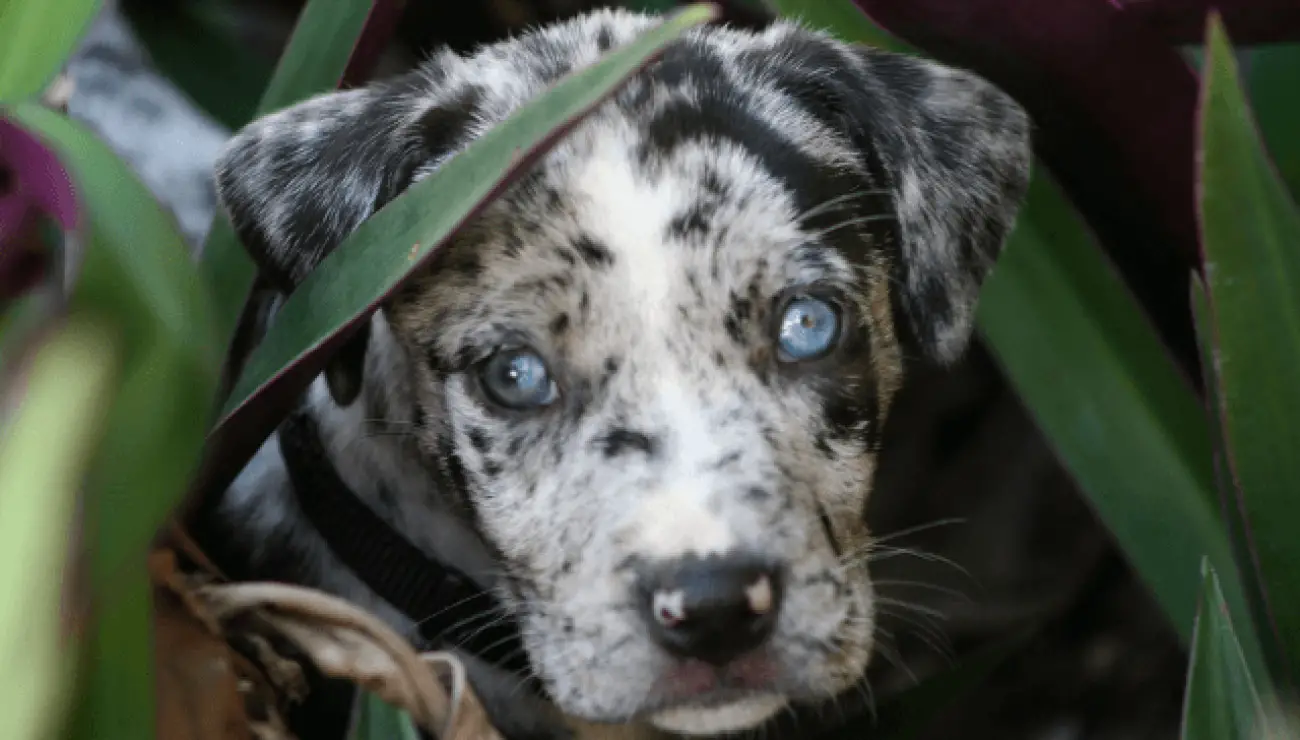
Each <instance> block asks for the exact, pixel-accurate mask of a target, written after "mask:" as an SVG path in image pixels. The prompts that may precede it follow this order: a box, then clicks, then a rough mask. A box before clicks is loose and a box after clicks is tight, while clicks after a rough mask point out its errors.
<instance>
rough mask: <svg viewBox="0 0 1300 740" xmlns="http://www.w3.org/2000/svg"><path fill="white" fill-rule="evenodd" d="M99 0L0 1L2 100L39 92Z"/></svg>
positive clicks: (74, 43) (5, 100)
mask: <svg viewBox="0 0 1300 740" xmlns="http://www.w3.org/2000/svg"><path fill="white" fill-rule="evenodd" d="M99 7H100V0H10V2H8V3H4V4H0V103H9V102H15V101H19V100H27V99H31V98H34V97H36V96H37V95H40V93H41V91H42V90H44V89H45V86H46V85H48V84H50V81H51V80H53V79H54V76H55V75H56V74H58V72H59V70H60V69H62V68H63V64H64V63H65V62H66V61H67V59H68V56H69V55H70V54H71V53H72V51H73V49H75V48H76V45H77V41H78V40H80V39H81V35H82V33H83V32H84V31H85V30H86V28H87V27H88V26H89V24H90V21H91V20H92V19H93V18H94V17H95V14H96V13H97V12H98V11H99Z"/></svg>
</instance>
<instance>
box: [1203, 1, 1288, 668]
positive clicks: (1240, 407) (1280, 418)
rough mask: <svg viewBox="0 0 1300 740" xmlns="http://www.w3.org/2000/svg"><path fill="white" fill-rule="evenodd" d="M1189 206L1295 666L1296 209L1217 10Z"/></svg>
mask: <svg viewBox="0 0 1300 740" xmlns="http://www.w3.org/2000/svg"><path fill="white" fill-rule="evenodd" d="M1206 49H1207V53H1206V65H1205V71H1204V73H1203V75H1202V78H1203V89H1202V93H1201V131H1200V142H1199V147H1200V158H1199V159H1200V172H1199V177H1200V180H1199V185H1200V187H1199V191H1200V192H1199V201H1200V202H1199V205H1200V217H1201V230H1202V235H1203V239H1202V241H1203V244H1202V248H1203V250H1204V252H1205V274H1206V276H1207V278H1208V286H1209V289H1210V313H1211V317H1212V320H1213V332H1214V336H1215V337H1216V339H1217V347H1218V357H1217V362H1216V363H1215V364H1216V365H1217V368H1218V375H1219V381H1220V384H1221V387H1220V389H1219V390H1220V397H1221V398H1222V404H1223V408H1222V413H1223V423H1224V428H1225V433H1224V436H1225V438H1226V439H1227V446H1228V450H1229V455H1228V457H1229V461H1230V462H1231V466H1232V472H1233V474H1234V477H1235V479H1236V482H1237V484H1238V495H1239V496H1241V497H1242V503H1243V504H1244V510H1245V512H1246V525H1247V528H1248V530H1249V532H1248V537H1249V540H1250V541H1251V542H1252V543H1253V546H1254V547H1253V556H1254V562H1255V564H1256V565H1257V566H1258V568H1259V569H1260V574H1261V576H1262V581H1263V582H1264V584H1265V587H1266V594H1265V601H1266V603H1267V604H1268V606H1269V610H1270V616H1271V618H1272V622H1273V625H1272V626H1273V627H1274V629H1275V630H1276V631H1277V634H1278V637H1279V640H1280V643H1281V645H1282V647H1283V649H1284V651H1285V654H1286V657H1287V659H1288V662H1289V665H1290V670H1291V674H1290V675H1289V676H1286V677H1285V678H1287V679H1291V678H1293V677H1294V675H1295V674H1294V671H1295V670H1296V669H1297V668H1298V667H1300V662H1297V661H1300V537H1298V536H1297V534H1296V532H1297V524H1298V523H1300V454H1297V451H1298V450H1300V383H1297V382H1296V378H1297V375H1296V373H1297V368H1300V209H1297V207H1296V204H1295V203H1294V202H1293V201H1292V200H1291V199H1290V197H1289V195H1288V192H1287V188H1286V185H1285V184H1284V183H1283V182H1282V181H1281V178H1280V177H1279V176H1278V173H1277V171H1276V170H1275V169H1274V168H1273V166H1272V164H1271V162H1270V161H1269V160H1268V157H1267V154H1266V153H1265V151H1264V149H1263V146H1262V143H1261V141H1260V138H1259V133H1258V131H1257V129H1256V128H1255V125H1254V122H1253V119H1252V116H1251V112H1250V109H1249V106H1248V104H1247V102H1246V98H1245V95H1244V93H1243V91H1242V88H1241V84H1240V81H1239V78H1238V74H1237V64H1236V60H1235V59H1234V58H1233V55H1232V49H1231V46H1230V44H1229V42H1228V39H1227V36H1226V34H1225V33H1224V31H1223V28H1222V26H1221V25H1220V24H1219V22H1218V20H1217V18H1216V19H1215V20H1214V21H1213V22H1212V23H1211V26H1210V31H1209V39H1208V41H1207V43H1206Z"/></svg>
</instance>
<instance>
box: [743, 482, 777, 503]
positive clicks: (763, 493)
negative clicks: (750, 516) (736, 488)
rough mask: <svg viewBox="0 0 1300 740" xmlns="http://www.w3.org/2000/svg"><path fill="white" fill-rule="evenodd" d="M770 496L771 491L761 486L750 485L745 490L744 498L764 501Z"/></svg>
mask: <svg viewBox="0 0 1300 740" xmlns="http://www.w3.org/2000/svg"><path fill="white" fill-rule="evenodd" d="M769 498H772V492H771V491H769V490H767V489H766V488H763V487H762V486H750V487H749V488H748V489H746V490H745V499H746V500H748V501H766V500H768V499H769Z"/></svg>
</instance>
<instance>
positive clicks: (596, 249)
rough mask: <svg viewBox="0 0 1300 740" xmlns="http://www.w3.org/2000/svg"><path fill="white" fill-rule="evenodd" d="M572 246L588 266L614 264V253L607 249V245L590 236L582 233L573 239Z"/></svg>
mask: <svg viewBox="0 0 1300 740" xmlns="http://www.w3.org/2000/svg"><path fill="white" fill-rule="evenodd" d="M573 248H574V249H576V250H578V255H579V256H581V257H582V260H583V262H586V263H587V265H588V266H589V267H608V266H610V265H612V264H614V253H613V252H611V251H609V247H607V246H605V245H604V244H601V243H600V242H598V241H596V240H595V239H593V238H591V237H590V236H586V235H584V236H580V237H578V238H577V239H575V240H574V241H573Z"/></svg>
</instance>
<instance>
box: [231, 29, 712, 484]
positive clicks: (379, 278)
mask: <svg viewBox="0 0 1300 740" xmlns="http://www.w3.org/2000/svg"><path fill="white" fill-rule="evenodd" d="M716 14H717V10H716V8H715V7H714V6H712V5H708V4H698V5H693V6H689V7H687V8H686V9H684V10H682V11H680V12H679V13H676V14H674V15H672V16H670V17H668V18H667V19H666V20H665V21H664V22H663V23H661V24H660V25H658V26H657V27H655V28H653V29H651V30H650V31H647V32H646V33H644V34H643V35H642V36H641V37H640V38H638V39H636V40H634V41H632V42H631V43H629V44H627V45H626V46H624V47H623V48H621V49H617V50H615V51H612V52H610V53H609V54H607V55H606V56H605V58H603V59H602V60H600V61H598V62H596V63H595V64H592V65H590V66H588V67H586V68H583V69H580V70H575V71H574V72H571V73H569V74H568V75H566V76H565V77H564V78H562V79H561V80H560V81H559V82H557V83H556V84H555V85H554V86H553V87H552V88H551V89H549V90H547V91H546V92H544V93H543V94H541V95H539V96H538V97H537V98H536V99H534V100H532V101H531V102H529V103H528V104H526V105H524V106H523V107H521V108H520V109H519V110H518V111H516V112H515V113H514V114H512V115H511V116H510V117H509V118H507V119H506V120H505V121H503V122H502V123H500V124H499V125H497V126H495V127H494V128H492V129H491V130H490V131H488V132H487V133H486V134H484V135H483V136H482V137H480V138H479V139H478V140H476V141H475V142H474V143H472V144H471V145H470V146H468V147H467V148H466V149H465V150H464V151H463V152H461V153H460V154H458V155H456V156H454V157H452V158H451V159H450V160H449V161H448V162H447V163H446V164H444V165H442V166H441V167H440V168H439V169H438V171H437V172H435V173H433V174H432V175H430V176H429V177H427V178H425V179H424V180H422V181H420V182H419V183H417V184H415V185H413V186H412V187H411V188H410V189H409V190H408V191H406V192H405V193H403V194H402V195H400V196H398V197H397V198H395V199H393V201H392V202H390V203H389V204H388V205H386V206H385V207H384V208H382V209H381V210H380V211H379V212H378V213H376V214H375V215H373V216H371V217H370V218H369V219H368V220H366V221H365V222H364V223H362V224H361V226H360V227H359V228H358V229H357V230H356V231H355V232H354V233H353V234H352V235H351V236H350V237H349V238H348V239H346V240H345V241H344V242H343V244H341V245H339V247H338V248H337V249H335V250H334V251H333V252H331V253H330V254H329V256H328V257H326V258H325V259H324V260H323V261H322V262H321V264H320V265H318V266H317V267H316V269H314V270H313V271H312V272H311V274H309V275H308V276H307V278H306V279H305V280H304V281H303V282H302V284H301V285H299V286H298V287H297V289H295V290H294V292H293V294H292V295H291V296H290V297H289V298H288V300H286V301H285V303H284V305H283V306H282V307H281V308H280V310H279V313H278V314H277V316H276V319H275V322H274V324H272V326H271V327H270V329H269V330H268V331H267V334H266V336H265V337H264V338H263V340H262V342H261V344H260V345H258V347H257V348H256V349H255V350H254V351H253V353H252V354H251V355H250V356H249V358H248V361H247V363H246V365H245V367H244V371H243V374H242V375H241V376H240V378H239V380H238V382H237V383H236V385H235V388H234V390H233V391H232V392H231V397H230V400H229V401H228V403H227V405H226V408H225V411H224V412H223V418H222V420H221V422H220V423H219V424H218V427H217V429H216V431H215V432H214V437H215V438H216V439H217V443H216V444H215V445H213V446H214V447H219V448H221V449H219V450H217V451H215V452H213V453H211V454H210V459H215V458H219V459H218V460H217V462H216V463H215V464H216V465H218V466H219V467H220V468H221V469H220V470H216V471H214V472H213V478H212V480H210V481H207V484H208V485H210V486H211V487H212V488H211V489H210V490H215V489H220V488H224V487H225V485H226V484H227V483H228V482H229V479H230V478H231V477H232V476H233V475H234V474H235V472H237V470H238V468H239V467H242V465H243V464H244V462H245V461H247V459H248V457H249V456H251V455H252V453H253V451H254V450H256V449H257V446H258V445H259V444H261V441H262V440H264V439H265V438H266V436H267V435H268V434H269V433H270V431H271V429H272V428H273V427H274V424H275V422H276V421H277V420H278V419H279V418H280V416H281V414H282V412H284V411H287V410H288V408H287V407H288V404H289V402H291V400H292V398H293V397H295V396H296V395H297V394H298V393H299V392H300V391H301V390H302V389H303V388H305V387H306V385H307V383H309V382H310V380H311V378H312V377H314V376H315V375H316V374H317V373H318V372H319V371H320V369H321V367H322V366H323V362H324V358H325V357H326V356H327V355H328V351H329V350H330V348H331V347H332V346H333V345H334V344H337V343H338V342H339V341H340V340H341V339H343V338H346V336H347V333H348V332H350V331H351V330H352V329H354V328H355V327H356V326H357V325H359V323H360V322H361V321H364V320H365V319H366V317H367V316H368V315H369V314H370V312H371V311H373V310H374V309H375V307H376V306H378V305H379V303H380V302H381V301H382V300H383V299H384V298H385V297H386V296H388V295H390V294H391V293H392V292H393V291H394V290H396V289H397V287H398V286H399V285H400V284H401V282H402V280H403V279H405V278H406V277H407V276H408V275H410V274H411V272H412V271H414V270H416V269H418V268H420V267H421V266H422V265H424V264H426V263H427V262H428V261H429V260H430V259H431V258H432V257H433V254H434V252H435V250H436V249H437V248H438V247H439V246H441V245H442V244H443V243H444V242H445V241H446V239H448V238H449V237H450V236H451V234H452V233H453V232H454V231H455V230H456V229H457V228H459V227H460V226H461V225H462V224H464V223H465V222H466V220H468V219H469V218H472V217H473V216H474V215H475V214H476V213H477V212H479V211H480V210H481V209H482V208H483V207H485V205H486V204H487V203H488V202H489V201H490V199H491V198H492V197H493V196H494V195H495V194H497V193H498V192H500V190H501V189H502V188H503V187H505V186H506V184H507V183H508V182H509V181H510V180H511V179H512V178H513V177H515V176H517V175H518V174H520V173H522V172H523V171H524V170H525V169H526V168H527V167H528V166H530V165H531V164H532V163H533V162H534V161H535V160H536V159H537V158H538V157H540V156H541V154H542V153H543V152H544V151H546V150H547V149H549V147H550V146H551V145H552V144H553V143H554V142H555V141H556V140H557V139H558V138H559V137H560V136H562V135H563V134H564V133H565V132H567V130H568V129H569V128H571V127H572V126H573V125H575V124H576V123H577V121H578V120H579V119H580V118H581V117H582V116H583V115H585V113H586V112H588V111H590V110H591V109H593V108H594V107H595V106H597V105H598V104H600V103H601V102H602V101H603V100H604V99H605V98H606V96H608V95H609V94H610V93H611V92H612V91H613V90H614V89H616V88H617V87H618V86H619V85H620V84H622V83H623V81H625V80H626V79H627V78H628V77H629V76H631V75H632V74H633V73H634V72H636V71H637V70H638V69H640V68H641V67H642V66H643V65H644V64H646V63H647V62H648V61H649V60H650V59H651V58H652V57H653V56H655V55H656V54H658V53H659V52H660V51H662V49H663V48H664V47H665V46H667V45H668V44H669V43H671V42H672V41H673V40H674V39H676V38H677V37H679V36H681V35H682V34H683V33H685V32H686V31H687V30H688V29H690V28H691V27H693V26H696V25H699V24H701V23H704V22H707V21H709V20H711V19H712V18H714V17H716ZM276 387H278V389H279V390H278V391H277V393H278V395H276V396H275V399H274V401H275V402H274V403H268V399H267V398H266V397H265V396H267V395H268V394H269V393H270V391H272V390H273V389H274V388H276ZM259 396H262V398H260V399H258V400H259V402H258V403H253V400H254V399H255V398H257V397H259ZM277 407H279V408H277Z"/></svg>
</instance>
